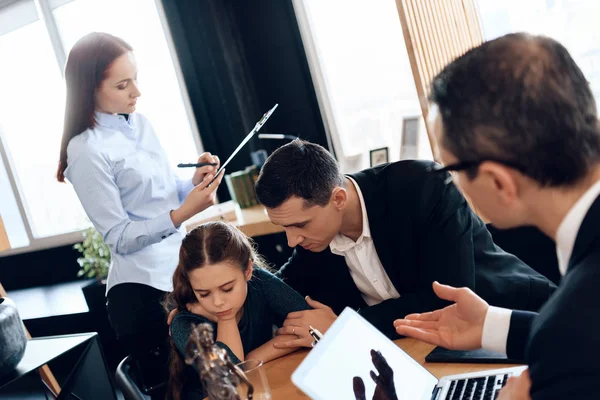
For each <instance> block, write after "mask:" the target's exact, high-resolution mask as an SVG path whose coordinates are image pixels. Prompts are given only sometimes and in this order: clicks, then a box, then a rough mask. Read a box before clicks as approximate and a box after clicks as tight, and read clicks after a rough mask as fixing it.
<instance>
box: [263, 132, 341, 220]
mask: <svg viewBox="0 0 600 400" xmlns="http://www.w3.org/2000/svg"><path fill="white" fill-rule="evenodd" d="M343 184H344V177H343V175H342V174H341V173H340V168H339V166H338V163H337V161H336V160H335V159H334V158H333V156H332V155H331V153H329V152H328V151H327V150H325V149H324V148H323V147H321V146H319V145H317V144H314V143H310V142H306V141H303V140H300V139H296V140H294V141H293V142H291V143H288V144H286V145H284V146H281V147H280V148H278V149H277V150H275V151H274V152H273V154H271V155H270V156H269V158H268V159H267V161H266V162H265V164H264V165H263V167H262V169H261V171H260V175H259V177H258V180H257V182H256V196H257V197H258V201H260V203H261V204H262V205H264V206H265V207H268V208H276V207H279V206H280V205H281V204H283V202H285V201H286V200H288V199H289V198H291V197H300V198H302V199H304V200H305V201H306V205H307V206H314V205H318V206H325V205H326V204H327V203H328V202H329V200H330V197H331V193H332V192H333V189H334V188H335V187H336V186H342V185H343Z"/></svg>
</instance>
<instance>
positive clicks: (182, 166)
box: [177, 162, 217, 168]
mask: <svg viewBox="0 0 600 400" xmlns="http://www.w3.org/2000/svg"><path fill="white" fill-rule="evenodd" d="M207 165H210V166H212V167H215V166H216V165H217V163H209V162H203V163H197V164H194V163H191V164H184V163H180V164H177V168H200V167H206V166H207Z"/></svg>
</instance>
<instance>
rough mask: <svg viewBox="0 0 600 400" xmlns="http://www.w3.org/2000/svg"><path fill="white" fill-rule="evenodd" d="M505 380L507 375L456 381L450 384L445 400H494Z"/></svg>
mask: <svg viewBox="0 0 600 400" xmlns="http://www.w3.org/2000/svg"><path fill="white" fill-rule="evenodd" d="M507 380H508V374H499V375H491V376H484V377H481V378H466V379H457V380H454V381H451V382H450V388H449V390H448V393H447V394H446V399H445V400H494V399H496V398H497V397H498V393H499V392H500V389H502V387H503V386H504V385H506V381H507Z"/></svg>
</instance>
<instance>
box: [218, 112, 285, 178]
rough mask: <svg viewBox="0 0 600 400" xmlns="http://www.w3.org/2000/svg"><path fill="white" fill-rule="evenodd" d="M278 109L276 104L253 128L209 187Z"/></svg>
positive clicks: (222, 166)
mask: <svg viewBox="0 0 600 400" xmlns="http://www.w3.org/2000/svg"><path fill="white" fill-rule="evenodd" d="M277 107H279V104H275V105H274V106H273V108H271V109H270V110H269V111H267V112H266V113H265V114H264V115H263V116H262V118H261V119H260V120H258V122H257V123H256V125H254V128H252V130H251V131H250V133H248V134H247V135H246V137H245V138H244V140H242V143H240V144H239V146H238V147H237V148H236V149H235V150H234V151H233V153H232V154H231V155H230V156H229V158H228V159H227V161H225V162H224V163H223V165H221V167H220V168H219V170H218V171H217V173H216V174H215V177H214V178H213V180H212V181H210V183H209V184H208V186H210V185H212V183H213V182H214V181H215V179H217V177H218V176H219V174H220V173H221V172H223V169H225V167H226V166H227V164H229V162H230V161H231V160H233V157H235V155H236V154H237V153H238V152H239V151H240V150H241V149H242V148H243V147H244V146H245V145H246V143H248V142H249V141H250V139H252V137H253V136H254V135H255V134H256V132H258V131H259V129H260V128H262V126H263V125H264V124H265V122H267V120H268V119H269V117H270V116H271V115H272V114H273V113H274V112H275V109H277Z"/></svg>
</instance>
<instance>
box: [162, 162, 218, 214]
mask: <svg viewBox="0 0 600 400" xmlns="http://www.w3.org/2000/svg"><path fill="white" fill-rule="evenodd" d="M203 168H204V167H203ZM198 169H201V168H198ZM224 175H225V170H223V171H221V173H220V174H219V176H218V177H217V178H216V179H215V181H214V182H213V183H212V184H211V185H210V186H209V184H210V182H211V181H212V180H213V178H214V175H213V174H207V175H205V176H204V179H203V180H202V182H200V184H199V185H198V186H196V187H194V188H193V189H192V191H191V192H190V193H189V194H188V195H187V197H186V198H185V200H184V201H183V204H182V205H181V207H179V208H178V209H176V210H173V211H171V220H172V221H173V225H175V226H179V225H181V224H182V223H183V222H184V221H187V220H188V219H190V218H191V217H193V216H194V215H196V214H198V213H199V212H201V211H204V210H206V209H207V208H208V207H210V206H212V205H213V204H215V196H216V195H217V188H218V187H219V185H220V184H221V181H222V180H223V176H224Z"/></svg>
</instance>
